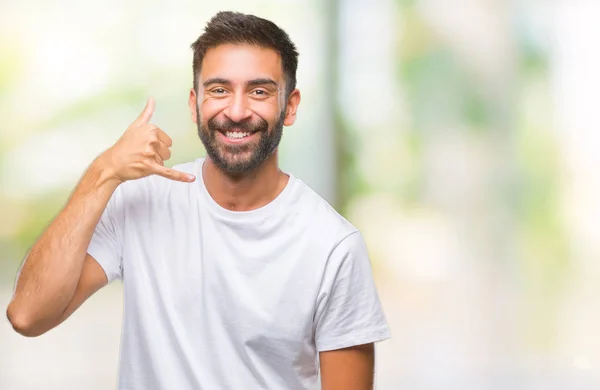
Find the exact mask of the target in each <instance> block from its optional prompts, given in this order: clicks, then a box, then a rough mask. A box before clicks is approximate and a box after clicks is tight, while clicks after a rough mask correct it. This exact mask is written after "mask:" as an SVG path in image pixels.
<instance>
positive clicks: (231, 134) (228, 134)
mask: <svg viewBox="0 0 600 390" xmlns="http://www.w3.org/2000/svg"><path fill="white" fill-rule="evenodd" d="M249 135H250V133H240V132H239V131H228V132H226V133H225V136H226V137H227V138H235V139H239V138H244V137H247V136H249Z"/></svg>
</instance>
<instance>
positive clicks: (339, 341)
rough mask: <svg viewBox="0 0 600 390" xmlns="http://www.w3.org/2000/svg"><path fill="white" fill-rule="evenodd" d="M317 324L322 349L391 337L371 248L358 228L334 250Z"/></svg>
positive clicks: (316, 330)
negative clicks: (372, 262)
mask: <svg viewBox="0 0 600 390" xmlns="http://www.w3.org/2000/svg"><path fill="white" fill-rule="evenodd" d="M314 325H315V343H316V347H317V350H318V351H319V352H321V351H328V350H334V349H341V348H347V347H351V346H354V345H361V344H368V343H372V342H378V341H382V340H385V339H388V338H389V337H390V330H389V327H388V324H387V321H386V319H385V315H384V313H383V310H382V307H381V303H380V301H379V296H378V294H377V289H376V287H375V282H374V280H373V273H372V270H371V263H370V260H369V255H368V252H367V248H366V245H365V242H364V240H363V237H362V235H361V233H360V232H358V231H356V232H354V233H352V234H350V235H349V236H347V237H346V238H344V239H343V240H342V241H341V242H340V243H339V244H338V245H337V246H336V247H335V249H333V251H332V252H331V255H330V257H329V259H328V262H327V266H326V269H325V274H324V277H323V281H322V283H321V289H320V291H319V295H318V298H317V309H316V313H315V323H314Z"/></svg>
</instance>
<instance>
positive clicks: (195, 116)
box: [188, 88, 198, 123]
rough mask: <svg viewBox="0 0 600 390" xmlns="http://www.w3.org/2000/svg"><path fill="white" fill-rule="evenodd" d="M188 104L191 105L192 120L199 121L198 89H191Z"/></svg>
mask: <svg viewBox="0 0 600 390" xmlns="http://www.w3.org/2000/svg"><path fill="white" fill-rule="evenodd" d="M188 106H189V107H190V113H191V114H192V121H193V122H194V123H198V99H197V97H196V91H194V88H192V89H190V98H189V100H188Z"/></svg>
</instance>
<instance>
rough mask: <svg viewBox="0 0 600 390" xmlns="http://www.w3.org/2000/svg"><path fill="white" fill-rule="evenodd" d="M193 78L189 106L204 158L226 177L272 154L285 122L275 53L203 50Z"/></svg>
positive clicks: (282, 85) (242, 47)
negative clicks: (195, 79)
mask: <svg viewBox="0 0 600 390" xmlns="http://www.w3.org/2000/svg"><path fill="white" fill-rule="evenodd" d="M198 79H199V82H198V85H197V86H196V87H197V91H198V92H197V97H196V99H195V100H196V101H195V102H192V96H191V97H190V106H191V105H192V103H194V104H195V107H194V108H195V109H196V110H197V113H198V115H197V116H196V118H194V120H195V121H196V123H197V125H198V135H199V136H200V139H201V140H202V143H203V144H204V147H205V148H206V151H207V154H208V156H209V158H210V159H211V160H212V161H213V162H214V163H215V165H217V166H218V167H219V168H220V169H221V170H223V171H224V172H227V173H233V174H239V173H245V172H249V171H252V170H254V169H255V168H257V167H258V166H259V165H260V164H261V163H263V162H264V161H265V160H266V159H267V158H268V157H269V156H271V155H272V154H273V152H274V151H275V150H276V148H277V146H278V145H279V141H280V140H281V135H282V131H283V125H284V124H286V125H289V124H290V123H289V118H287V116H288V115H286V114H287V112H286V111H287V110H286V108H287V99H286V96H285V92H284V91H285V81H284V74H283V69H282V65H281V58H280V56H279V54H278V53H277V52H275V51H274V50H270V49H263V48H259V47H256V46H250V45H230V44H226V45H220V46H217V47H216V48H212V49H209V50H207V52H206V54H205V56H204V60H203V62H202V68H201V72H200V75H199V77H198ZM292 104H294V103H293V102H292ZM190 108H192V107H190ZM293 111H294V115H293V116H294V117H295V109H294V110H293ZM193 116H194V115H193ZM292 123H293V118H292Z"/></svg>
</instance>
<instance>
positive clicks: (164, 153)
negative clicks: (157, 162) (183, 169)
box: [156, 142, 171, 161]
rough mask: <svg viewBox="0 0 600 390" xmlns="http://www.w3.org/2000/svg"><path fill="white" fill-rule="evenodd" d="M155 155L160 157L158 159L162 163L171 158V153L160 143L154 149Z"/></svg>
mask: <svg viewBox="0 0 600 390" xmlns="http://www.w3.org/2000/svg"><path fill="white" fill-rule="evenodd" d="M156 153H158V155H159V156H160V158H161V159H162V160H163V161H167V160H168V159H170V158H171V151H170V150H169V148H168V147H167V146H166V145H165V144H163V143H162V142H159V143H158V146H157V148H156Z"/></svg>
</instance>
